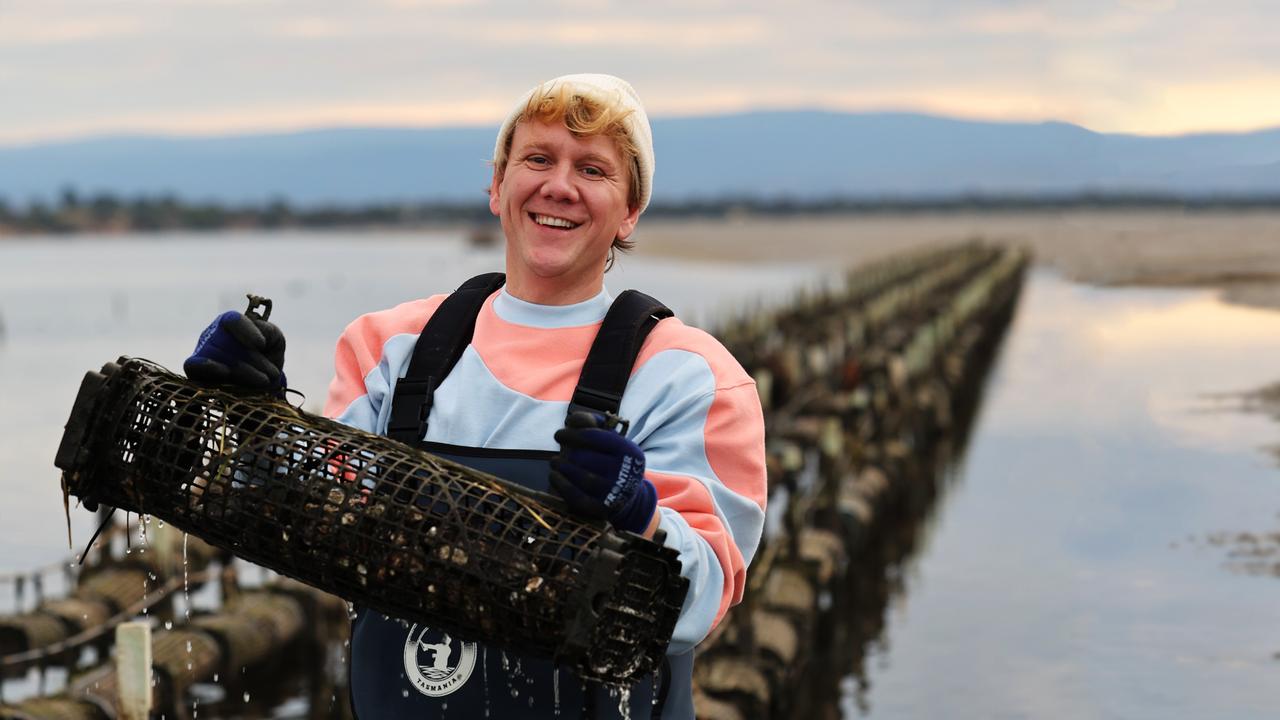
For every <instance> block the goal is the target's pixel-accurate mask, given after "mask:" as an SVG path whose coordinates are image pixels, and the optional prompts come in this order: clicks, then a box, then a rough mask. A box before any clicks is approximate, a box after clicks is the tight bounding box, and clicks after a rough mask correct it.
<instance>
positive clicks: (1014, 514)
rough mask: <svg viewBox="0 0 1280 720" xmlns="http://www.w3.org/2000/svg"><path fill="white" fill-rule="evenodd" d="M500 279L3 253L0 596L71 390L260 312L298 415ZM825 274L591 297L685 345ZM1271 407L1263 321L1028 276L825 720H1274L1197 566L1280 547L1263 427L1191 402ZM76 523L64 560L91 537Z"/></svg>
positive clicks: (673, 276)
mask: <svg viewBox="0 0 1280 720" xmlns="http://www.w3.org/2000/svg"><path fill="white" fill-rule="evenodd" d="M500 264H501V257H500V251H499V250H490V251H475V250H471V249H468V248H467V247H465V246H464V245H463V243H461V242H460V241H459V240H458V239H457V238H452V237H443V236H442V237H435V238H423V237H421V236H408V235H405V236H394V235H386V234H379V235H349V234H323V235H316V234H313V235H294V236H284V237H281V236H272V237H266V236H261V235H239V236H214V237H209V236H175V237H157V238H146V239H77V240H75V241H66V242H48V241H44V242H39V243H27V242H4V243H0V319H2V322H3V336H0V403H2V405H0V407H3V409H4V410H5V412H3V413H0V467H3V468H4V470H3V474H0V571H5V570H21V569H25V568H30V567H34V566H37V565H40V564H44V563H52V562H57V561H59V560H61V559H63V558H64V557H65V556H66V554H67V547H66V539H65V531H64V528H63V516H62V507H61V494H60V492H59V490H58V475H57V472H56V470H55V469H54V468H53V466H52V458H53V454H54V451H55V449H56V447H57V442H58V439H59V438H60V436H61V426H62V424H63V423H64V422H65V420H66V416H67V412H68V411H69V409H70V406H71V401H72V399H73V397H74V395H75V391H76V388H77V387H78V384H79V380H80V377H81V376H82V375H83V373H84V372H85V371H86V370H88V369H91V368H96V367H97V366H99V365H101V364H102V363H103V362H106V361H108V360H112V359H114V358H115V357H116V356H117V355H121V354H130V355H138V356H143V357H148V358H151V359H153V360H155V361H157V362H160V363H161V364H164V365H167V366H169V367H172V368H178V367H179V366H180V365H181V360H182V358H183V357H185V356H186V354H187V353H188V352H189V351H190V348H191V345H192V344H193V343H194V339H195V336H196V334H197V333H198V332H199V330H200V329H201V328H202V327H203V325H204V323H205V322H207V320H208V318H210V317H212V315H213V314H215V313H216V312H217V311H219V310H221V309H223V308H226V307H235V308H241V307H243V305H244V300H243V293H244V292H246V291H250V290H251V291H254V292H257V293H259V294H265V295H269V296H271V297H273V298H274V299H275V301H276V310H275V313H274V315H273V319H274V320H276V321H277V322H278V323H279V324H280V325H281V326H282V327H283V328H284V329H285V331H286V334H287V336H288V338H289V352H288V358H289V359H288V363H287V369H288V373H289V378H290V381H291V383H290V384H291V385H293V386H294V387H297V388H299V389H301V390H302V391H303V392H305V393H306V394H307V398H308V399H307V402H306V407H307V408H308V409H312V410H315V409H318V407H319V405H320V403H322V402H323V395H324V388H325V385H326V383H327V381H328V377H329V372H330V367H331V362H332V358H331V353H332V347H333V342H334V340H335V339H336V338H337V336H338V334H339V333H340V332H341V330H342V327H343V326H344V325H345V324H346V323H347V322H348V321H349V320H351V319H352V318H354V317H355V316H356V315H357V314H359V313H361V312H366V311H369V310H375V309H380V308H384V307H389V306H391V305H394V304H396V303H399V302H402V301H405V300H408V299H412V298H415V297H420V296H422V295H425V294H429V293H432V292H438V291H441V290H443V289H447V288H451V287H454V286H456V285H457V284H458V283H460V282H461V281H462V280H463V279H465V278H466V277H469V276H470V275H472V274H475V273H478V272H483V271H487V270H490V269H493V268H495V267H498V266H500ZM822 272H823V269H822V268H819V267H817V266H816V265H813V264H805V263H797V264H794V265H788V266H769V267H758V266H757V267H743V266H732V265H712V264H694V263H683V262H660V261H656V260H645V259H643V258H625V259H624V260H623V261H622V262H621V263H620V264H619V270H617V271H615V272H614V273H611V274H610V275H609V276H608V278H607V282H608V284H609V286H610V287H611V288H612V289H613V290H614V291H615V292H617V291H618V290H620V289H622V288H625V287H632V286H634V287H640V288H643V289H645V290H646V291H648V292H650V293H651V294H653V295H655V296H657V297H659V298H662V299H663V300H665V301H666V302H667V303H668V304H670V305H671V306H672V307H673V308H675V309H676V310H677V312H679V313H680V314H682V315H683V316H684V317H686V318H690V317H692V319H693V320H694V322H695V323H699V324H708V323H707V321H708V320H709V319H711V318H714V317H717V316H722V315H723V314H724V313H725V312H726V311H727V310H729V309H731V308H735V307H740V306H742V305H743V304H750V303H759V302H768V301H770V300H776V299H780V298H785V297H787V296H788V295H789V294H790V293H791V292H792V291H793V289H794V288H796V287H798V286H801V285H803V284H805V283H810V282H813V281H814V280H815V278H818V277H820V275H821V273H822ZM1277 379H1280V313H1270V312H1264V311H1256V310H1249V309H1244V308H1237V307H1232V306H1227V305H1223V304H1222V303H1220V302H1219V301H1218V300H1217V299H1216V297H1215V296H1214V295H1213V294H1212V293H1210V292H1200V291H1195V292H1188V291H1152V290H1096V289H1090V288H1083V287H1079V286H1075V285H1072V284H1069V283H1066V282H1063V281H1061V280H1058V279H1056V278H1055V277H1053V276H1050V275H1046V274H1034V275H1033V276H1032V277H1031V280H1030V282H1029V284H1028V287H1027V288H1026V291H1025V292H1024V295H1023V305H1022V307H1021V309H1020V311H1019V313H1018V316H1017V318H1016V320H1015V322H1014V324H1013V326H1012V328H1011V331H1010V336H1009V338H1008V340H1007V341H1006V343H1005V346H1004V348H1003V354H1002V356H1001V358H1000V359H999V361H998V363H997V366H996V370H995V372H994V375H993V376H992V378H991V381H990V385H989V393H988V396H987V397H986V399H985V401H984V404H983V407H982V410H981V414H980V416H979V418H978V421H977V425H976V427H975V429H974V432H973V436H972V438H971V441H970V443H969V447H968V451H967V453H966V455H965V457H964V459H963V461H962V462H961V464H960V465H959V466H958V467H957V468H956V469H955V471H954V477H953V478H952V479H951V480H950V485H949V486H948V489H947V492H945V493H944V494H943V495H942V499H941V500H940V501H939V503H938V504H937V505H936V506H935V507H934V508H933V512H932V513H931V515H930V518H929V520H928V521H927V523H926V524H925V525H924V526H923V527H922V528H921V530H920V531H919V532H918V533H916V535H917V537H916V541H915V543H914V549H913V551H912V553H911V554H910V555H909V556H908V557H907V558H906V559H905V560H904V561H903V562H902V564H901V565H900V566H898V567H896V568H893V569H892V570H891V572H892V573H894V574H895V575H899V576H900V577H898V578H897V580H898V582H899V584H898V585H897V587H898V588H899V589H898V590H896V591H895V592H894V593H893V594H892V597H891V599H890V602H889V606H888V609H887V610H885V609H883V608H882V609H881V610H880V612H881V613H882V614H883V615H884V628H883V630H882V631H881V633H880V635H879V637H878V638H876V640H875V642H873V643H872V644H871V646H870V647H871V649H870V651H869V653H868V655H867V657H865V658H864V660H865V663H864V664H863V667H864V670H863V671H862V673H861V676H860V677H857V678H855V677H853V676H850V677H849V678H848V679H847V681H846V683H845V685H846V690H847V692H846V694H845V697H844V701H843V703H842V705H843V709H844V713H845V715H846V716H847V717H861V716H870V717H873V718H941V717H954V718H1111V717H1114V718H1208V717H1214V718H1216V717H1230V718H1264V717H1277V716H1280V683H1277V682H1276V677H1277V673H1278V672H1280V661H1277V659H1276V654H1277V653H1280V579H1276V578H1272V577H1258V576H1246V575H1237V574H1233V573H1231V572H1228V571H1227V570H1226V569H1225V568H1224V564H1225V561H1226V551H1225V550H1224V549H1222V548H1216V547H1211V546H1209V545H1207V544H1206V543H1205V542H1204V539H1205V538H1207V537H1208V536H1210V535H1212V534H1214V533H1218V532H1222V531H1232V532H1235V531H1262V532H1270V531H1274V530H1276V529H1277V525H1280V520H1278V518H1277V513H1278V512H1280V472H1278V471H1277V470H1276V468H1275V465H1274V462H1273V459H1272V458H1271V457H1270V456H1269V455H1267V454H1265V453H1264V452H1262V451H1261V448H1262V447H1263V446H1265V445H1269V444H1275V443H1276V442H1278V441H1280V426H1277V425H1275V424H1273V423H1272V422H1271V421H1269V420H1267V419H1266V418H1264V417H1262V416H1258V415H1246V414H1241V413H1236V412H1232V411H1229V410H1226V409H1224V408H1223V403H1222V402H1221V401H1219V400H1216V399H1214V398H1213V397H1212V396H1213V395H1214V394H1217V393H1222V392H1230V391H1238V390H1247V389H1252V388H1254V387H1257V386H1261V385H1264V384H1266V383H1269V382H1272V381H1275V380H1277ZM72 517H73V526H74V531H75V537H76V539H77V541H78V542H84V541H85V540H87V539H88V533H89V531H90V529H91V528H90V527H89V525H90V522H91V518H90V516H89V514H88V513H84V512H79V513H73V516H72ZM0 595H7V590H6V589H5V588H2V587H0ZM5 602H8V598H7V597H0V603H5ZM3 607H4V606H3V605H0V610H2V609H3ZM859 685H861V687H862V690H861V691H858V690H855V688H856V687H858V686H859Z"/></svg>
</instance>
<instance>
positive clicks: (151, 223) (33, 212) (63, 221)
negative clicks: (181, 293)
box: [0, 188, 1280, 235]
mask: <svg viewBox="0 0 1280 720" xmlns="http://www.w3.org/2000/svg"><path fill="white" fill-rule="evenodd" d="M1090 208H1092V209H1103V210H1106V209H1132V208H1153V209H1155V208H1169V209H1186V210H1192V211H1194V210H1215V209H1280V195H1265V196H1263V195H1213V196H1194V197H1190V196H1179V195H1162V194H1116V193H1091V192H1086V193H1066V194H1057V195H1054V194H1042V195H983V194H965V195H954V196H938V197H915V196H900V197H878V198H849V197H832V198H824V199H816V200H815V199H794V198H751V197H739V198H714V199H703V200H686V201H680V202H655V203H654V204H653V205H652V206H651V207H650V209H649V210H648V211H647V215H648V216H649V217H667V218H705V219H717V218H726V217H740V216H750V215H757V216H780V217H786V216H801V215H805V216H809V215H839V214H868V213H913V212H964V211H980V212H1003V211H1052V210H1069V209H1090ZM491 222H493V218H492V217H491V216H490V214H489V209H488V207H487V205H485V204H484V203H474V202H467V203H459V202H453V203H451V202H439V201H422V202H405V203H389V202H388V203H369V204H363V205H355V206H345V205H311V206H300V205H295V204H292V203H290V202H289V201H288V200H285V199H275V200H270V201H267V202H265V203H261V204H241V205H237V204H224V203H217V202H193V201H184V200H181V199H179V198H176V197H174V196H172V195H156V196H145V195H144V196H137V197H129V198H126V197H119V196H116V195H113V194H110V193H98V194H94V195H92V196H84V197H82V196H81V195H80V194H79V193H77V192H76V191H75V190H74V189H70V188H68V189H66V190H63V191H62V193H61V195H60V196H59V198H58V199H57V200H56V201H55V202H51V203H50V202H44V201H34V202H31V203H29V204H27V205H26V206H25V207H17V206H15V205H11V204H10V203H9V202H7V201H6V200H5V199H4V198H0V235H5V234H8V235H13V234H57V233H78V232H99V233H124V232H154V231H162V230H195V231H201V230H204V231H212V230H227V229H284V228H341V227H414V226H421V225H440V224H470V225H478V224H483V223H491Z"/></svg>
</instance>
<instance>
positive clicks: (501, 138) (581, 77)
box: [493, 73, 653, 212]
mask: <svg viewBox="0 0 1280 720" xmlns="http://www.w3.org/2000/svg"><path fill="white" fill-rule="evenodd" d="M562 84H565V85H569V86H570V87H571V88H572V90H573V92H574V93H576V94H579V95H582V96H584V97H589V98H591V99H593V100H595V101H597V102H599V103H602V104H604V105H609V106H613V105H621V106H622V107H623V108H625V109H627V110H630V111H631V112H630V113H629V114H628V115H627V117H626V119H625V120H624V121H623V125H624V126H625V127H626V130H627V134H628V135H630V136H631V142H633V143H635V146H636V149H637V150H638V151H639V154H638V155H637V157H636V164H637V165H638V166H639V170H640V212H644V209H645V208H646V207H648V205H649V197H650V196H651V195H652V194H653V131H652V130H650V129H649V116H648V115H646V114H645V112H644V107H643V106H642V105H641V104H640V96H639V95H637V94H636V91H635V88H633V87H631V84H630V83H628V82H627V81H626V80H623V79H622V78H618V77H614V76H612V75H599V74H595V73H582V74H577V75H562V76H561V77H558V78H556V79H554V80H548V81H547V82H545V83H543V84H541V85H539V86H537V87H535V88H532V89H530V90H529V92H527V93H525V94H524V95H523V96H522V97H521V98H520V100H519V102H517V103H516V105H515V107H514V108H512V110H511V113H510V114H509V115H507V119H506V120H505V121H504V122H503V123H502V128H501V129H500V130H498V141H497V142H496V143H494V146H493V156H494V157H495V158H496V157H498V156H499V155H500V154H502V150H503V148H504V147H505V146H506V144H507V142H508V141H509V140H510V139H511V133H513V132H515V128H516V118H518V117H520V113H522V112H524V109H525V107H526V106H528V104H529V99H530V98H532V97H533V94H534V93H535V92H539V91H544V92H545V91H549V90H552V89H553V88H555V87H556V86H559V85H562Z"/></svg>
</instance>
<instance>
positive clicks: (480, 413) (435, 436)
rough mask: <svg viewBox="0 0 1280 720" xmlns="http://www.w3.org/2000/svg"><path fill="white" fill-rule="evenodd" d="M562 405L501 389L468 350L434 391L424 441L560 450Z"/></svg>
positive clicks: (564, 404)
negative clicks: (433, 399)
mask: <svg viewBox="0 0 1280 720" xmlns="http://www.w3.org/2000/svg"><path fill="white" fill-rule="evenodd" d="M568 412H569V403H567V402H549V401H546V400H537V399H535V398H531V397H529V396H528V395H525V394H524V393H521V392H517V391H515V390H512V389H511V388H509V387H507V386H506V385H503V384H502V383H500V382H499V381H498V379H497V378H495V377H494V376H493V373H492V372H490V371H489V368H488V367H486V366H485V364H484V360H482V359H481V358H480V354H479V353H477V352H476V351H475V348H473V347H471V346H467V349H466V350H464V351H463V353H462V357H460V358H458V364H457V365H454V366H453V371H452V372H450V373H449V377H447V378H445V380H444V382H443V383H441V384H440V387H438V388H436V392H435V402H434V403H433V404H432V406H431V415H430V416H428V418H427V438H426V439H427V440H428V441H430V442H438V443H447V444H449V445H466V446H468V447H484V448H506V449H517V450H559V449H560V446H559V445H558V444H557V443H556V441H555V438H554V437H553V436H554V435H555V432H556V431H557V430H559V429H560V428H562V427H564V421H565V417H566V416H567V414H568Z"/></svg>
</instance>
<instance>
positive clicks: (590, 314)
mask: <svg viewBox="0 0 1280 720" xmlns="http://www.w3.org/2000/svg"><path fill="white" fill-rule="evenodd" d="M612 304H613V296H612V295H610V294H609V291H608V290H607V289H604V290H601V291H600V292H599V293H597V294H596V296H595V297H593V298H591V299H589V300H583V301H582V302H580V303H574V304H573V305H536V304H534V303H531V302H526V301H524V300H521V299H520V298H518V297H515V296H514V295H511V294H510V293H508V292H507V289H506V288H505V287H503V288H502V289H501V290H499V291H498V296H497V297H496V298H494V299H493V311H494V312H495V313H496V314H497V315H498V317H500V318H502V319H503V320H506V321H507V322H509V323H513V324H516V325H526V326H528V327H539V328H566V327H577V326H579V325H591V324H593V323H598V322H600V321H601V320H603V319H604V316H605V314H606V313H608V312H609V306H610V305H612Z"/></svg>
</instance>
